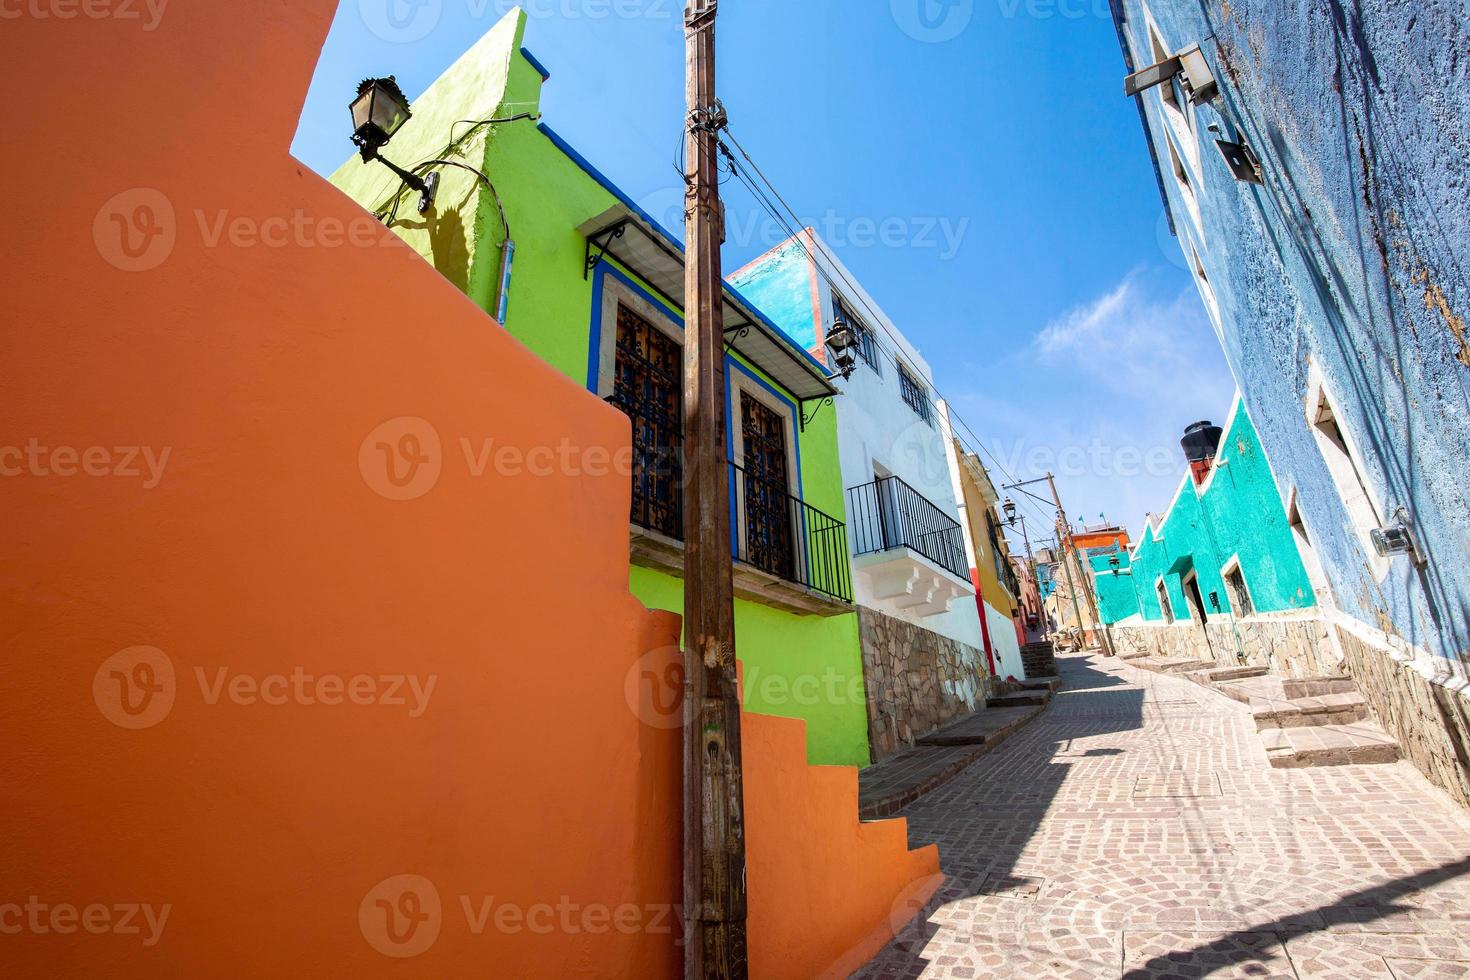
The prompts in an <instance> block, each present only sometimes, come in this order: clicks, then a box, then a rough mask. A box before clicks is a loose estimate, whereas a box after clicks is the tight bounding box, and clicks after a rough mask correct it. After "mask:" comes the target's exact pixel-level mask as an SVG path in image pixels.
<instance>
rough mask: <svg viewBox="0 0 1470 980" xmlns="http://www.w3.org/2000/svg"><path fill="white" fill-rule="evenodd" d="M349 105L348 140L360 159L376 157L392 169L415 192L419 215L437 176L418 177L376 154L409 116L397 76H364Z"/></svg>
mask: <svg viewBox="0 0 1470 980" xmlns="http://www.w3.org/2000/svg"><path fill="white" fill-rule="evenodd" d="M350 108H351V110H352V142H353V143H355V144H356V145H357V148H358V152H359V153H360V154H361V155H362V162H363V163H368V162H370V161H372V160H377V161H378V162H379V163H381V164H382V165H383V166H385V167H387V168H388V169H389V170H391V171H393V172H394V173H395V174H397V175H398V176H399V178H400V179H401V180H402V181H403V182H404V183H405V184H407V185H408V186H409V187H410V188H412V189H413V190H416V191H418V192H419V214H423V213H424V212H425V211H427V210H429V206H430V205H431V204H433V203H434V190H435V189H436V188H437V187H438V186H439V175H438V174H429V176H428V177H427V178H420V177H419V176H417V175H416V174H413V173H410V172H409V171H407V170H404V169H403V168H402V167H399V166H398V165H397V164H395V163H394V162H393V161H392V160H389V159H388V158H387V157H384V156H381V155H380V154H379V153H378V151H379V150H381V149H382V148H383V147H384V146H387V145H388V141H389V140H391V139H392V138H393V135H394V134H395V133H397V132H398V130H399V129H401V128H402V126H403V124H404V123H406V122H408V120H409V117H410V116H412V115H413V113H412V112H411V111H410V110H409V107H408V99H407V97H405V96H404V94H403V90H402V89H401V88H399V87H398V81H397V79H396V78H395V77H394V76H392V75H389V76H388V77H387V78H367V79H364V80H363V81H362V82H361V84H359V85H358V86H357V98H355V99H353V100H352V105H351V106H350Z"/></svg>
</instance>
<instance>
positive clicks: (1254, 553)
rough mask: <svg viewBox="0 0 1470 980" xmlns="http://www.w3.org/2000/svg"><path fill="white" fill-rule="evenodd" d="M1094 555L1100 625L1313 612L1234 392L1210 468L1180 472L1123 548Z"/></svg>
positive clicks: (1263, 462) (1271, 483)
mask: <svg viewBox="0 0 1470 980" xmlns="http://www.w3.org/2000/svg"><path fill="white" fill-rule="evenodd" d="M1113 557H1114V556H1109V555H1098V556H1095V557H1093V558H1092V559H1091V565H1092V572H1093V577H1094V580H1095V581H1096V584H1097V593H1098V602H1099V605H1100V606H1101V607H1102V617H1103V621H1104V622H1106V623H1107V624H1108V625H1114V624H1118V623H1125V622H1128V621H1130V620H1133V621H1142V622H1146V623H1166V624H1167V623H1176V622H1187V621H1193V622H1195V623H1197V624H1208V623H1210V622H1213V621H1216V620H1220V621H1226V620H1240V619H1246V618H1248V617H1255V616H1262V615H1267V614H1271V613H1292V612H1296V613H1300V612H1306V611H1310V610H1313V609H1315V607H1316V605H1317V602H1316V596H1315V593H1314V590H1313V584H1312V581H1311V578H1310V577H1309V575H1308V572H1307V568H1306V566H1305V565H1304V564H1303V562H1302V558H1301V554H1300V552H1299V551H1298V545H1297V539H1296V535H1295V533H1294V531H1293V529H1292V527H1291V525H1290V523H1289V522H1288V520H1287V515H1286V508H1285V507H1284V506H1283V505H1282V503H1281V498H1280V496H1279V495H1278V493H1277V490H1276V481H1275V479H1274V478H1273V476H1272V473H1271V466H1270V464H1269V463H1268V461H1267V459H1266V453H1265V450H1264V449H1263V448H1262V446H1261V441H1260V439H1259V438H1258V437H1257V435H1256V430H1255V426H1254V425H1253V424H1252V423H1251V417H1250V414H1249V413H1248V412H1247V411H1246V408H1245V404H1244V402H1242V401H1241V399H1240V398H1239V397H1237V398H1236V399H1235V404H1234V406H1233V407H1232V408H1231V410H1230V418H1229V420H1228V422H1227V423H1226V425H1225V427H1224V430H1223V432H1222V433H1221V437H1220V444H1219V449H1218V451H1217V453H1216V455H1215V457H1214V460H1213V462H1212V463H1211V464H1209V465H1205V466H1200V467H1198V468H1197V469H1192V470H1191V471H1190V472H1188V473H1186V474H1185V476H1184V478H1183V480H1182V481H1181V482H1180V484H1179V490H1178V491H1177V492H1176V493H1175V495H1174V500H1173V502H1172V503H1171V504H1170V505H1169V509H1168V510H1167V511H1165V513H1164V514H1163V516H1162V517H1159V516H1157V515H1151V516H1150V517H1149V520H1148V525H1147V527H1145V529H1144V532H1143V534H1142V535H1141V536H1140V537H1139V539H1138V541H1137V542H1136V543H1135V544H1134V546H1133V548H1132V549H1131V550H1130V551H1128V552H1127V553H1120V554H1119V555H1117V556H1116V557H1117V559H1118V564H1117V566H1114V565H1113V564H1112V559H1113Z"/></svg>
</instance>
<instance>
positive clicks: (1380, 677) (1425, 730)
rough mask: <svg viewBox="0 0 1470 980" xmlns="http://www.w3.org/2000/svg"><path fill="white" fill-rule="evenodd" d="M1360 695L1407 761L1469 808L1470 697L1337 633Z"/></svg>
mask: <svg viewBox="0 0 1470 980" xmlns="http://www.w3.org/2000/svg"><path fill="white" fill-rule="evenodd" d="M1337 635H1338V639H1339V640H1340V641H1341V643H1342V650H1343V653H1344V654H1345V655H1346V657H1347V664H1348V667H1349V669H1350V671H1351V673H1352V676H1353V679H1354V680H1355V681H1357V683H1358V690H1360V691H1362V692H1363V697H1364V698H1366V699H1367V701H1368V705H1369V707H1371V708H1372V709H1373V713H1374V714H1375V715H1376V716H1377V717H1378V720H1379V722H1380V723H1382V725H1383V727H1384V728H1385V729H1386V730H1387V731H1388V733H1389V734H1390V735H1392V736H1393V737H1394V738H1396V739H1398V742H1399V748H1400V749H1401V750H1402V752H1403V754H1404V757H1405V758H1406V759H1408V760H1409V761H1410V762H1412V763H1413V764H1414V766H1415V767H1416V768H1418V769H1419V771H1420V772H1422V773H1424V775H1425V776H1426V777H1428V779H1429V781H1430V782H1432V783H1434V784H1435V785H1436V786H1438V787H1439V788H1440V789H1442V790H1444V791H1445V792H1446V793H1448V794H1450V796H1451V797H1452V798H1454V800H1455V801H1456V802H1457V803H1459V804H1460V805H1461V806H1463V807H1467V808H1470V698H1466V697H1465V695H1464V694H1461V693H1457V692H1455V691H1451V690H1449V689H1448V688H1445V687H1441V686H1440V685H1438V684H1435V683H1433V682H1431V681H1430V680H1428V679H1427V678H1425V677H1424V675H1423V674H1421V673H1419V672H1418V671H1417V670H1414V669H1413V667H1411V666H1409V665H1408V664H1404V663H1400V662H1399V661H1397V660H1395V659H1394V658H1393V657H1392V656H1390V655H1389V653H1388V652H1387V651H1386V650H1384V649H1382V648H1381V647H1378V646H1375V645H1373V644H1370V643H1367V642H1365V641H1364V640H1362V639H1361V638H1359V637H1358V636H1357V635H1356V634H1354V633H1350V632H1349V631H1347V630H1344V629H1339V630H1338V631H1337Z"/></svg>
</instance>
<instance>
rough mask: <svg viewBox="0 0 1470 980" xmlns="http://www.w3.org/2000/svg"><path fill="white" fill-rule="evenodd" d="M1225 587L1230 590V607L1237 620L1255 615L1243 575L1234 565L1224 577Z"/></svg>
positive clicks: (1238, 566)
mask: <svg viewBox="0 0 1470 980" xmlns="http://www.w3.org/2000/svg"><path fill="white" fill-rule="evenodd" d="M1225 585H1226V587H1227V588H1228V589H1229V590H1230V607H1231V608H1232V609H1233V610H1234V611H1235V615H1236V617H1237V618H1244V617H1246V616H1250V615H1253V614H1254V613H1255V611H1256V610H1255V606H1254V605H1253V604H1252V603H1251V594H1250V590H1249V589H1247V588H1246V587H1245V573H1244V572H1242V571H1241V570H1240V565H1238V564H1237V565H1236V566H1235V567H1234V568H1232V569H1231V570H1230V571H1229V572H1228V573H1226V575H1225Z"/></svg>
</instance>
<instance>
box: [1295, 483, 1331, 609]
mask: <svg viewBox="0 0 1470 980" xmlns="http://www.w3.org/2000/svg"><path fill="white" fill-rule="evenodd" d="M1286 526H1287V527H1288V528H1290V529H1291V537H1292V540H1293V541H1295V542H1296V552H1297V557H1299V558H1300V559H1301V560H1302V566H1303V567H1304V568H1306V570H1307V581H1309V582H1310V583H1311V584H1312V592H1313V593H1314V594H1315V596H1316V600H1317V605H1319V606H1322V607H1324V608H1325V607H1326V606H1327V605H1328V604H1329V601H1330V600H1331V598H1332V590H1331V587H1330V585H1329V583H1328V581H1327V572H1326V571H1325V570H1324V569H1323V568H1322V558H1321V556H1320V555H1318V554H1317V546H1316V545H1315V544H1314V543H1313V542H1312V530H1311V528H1309V527H1307V519H1306V516H1305V515H1303V514H1302V506H1301V500H1300V498H1299V497H1298V495H1297V488H1296V487H1295V486H1293V487H1292V488H1291V489H1290V490H1289V491H1287V494H1286Z"/></svg>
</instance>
